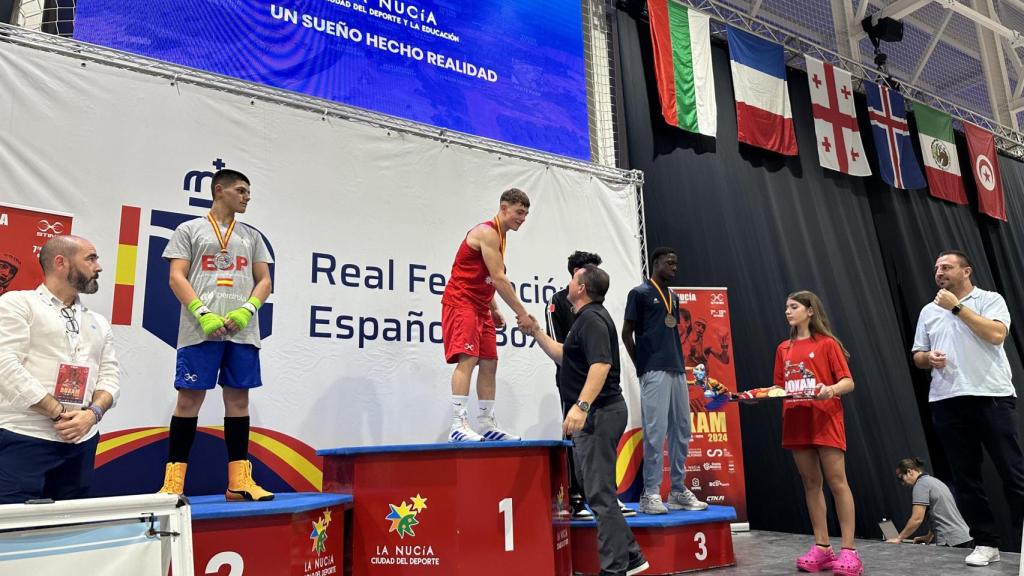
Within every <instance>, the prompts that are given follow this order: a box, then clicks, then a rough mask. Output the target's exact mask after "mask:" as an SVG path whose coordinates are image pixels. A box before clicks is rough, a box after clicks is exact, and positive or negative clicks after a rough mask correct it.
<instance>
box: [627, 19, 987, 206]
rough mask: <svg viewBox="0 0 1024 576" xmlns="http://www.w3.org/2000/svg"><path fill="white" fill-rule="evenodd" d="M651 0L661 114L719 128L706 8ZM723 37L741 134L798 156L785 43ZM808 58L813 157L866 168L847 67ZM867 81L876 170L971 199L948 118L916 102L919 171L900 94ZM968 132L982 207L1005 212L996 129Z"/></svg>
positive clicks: (711, 131)
mask: <svg viewBox="0 0 1024 576" xmlns="http://www.w3.org/2000/svg"><path fill="white" fill-rule="evenodd" d="M647 6H648V14H649V15H650V27H651V40H652V43H653V46H654V68H655V74H656V76H657V85H658V96H659V98H660V101H661V113H662V116H663V117H664V118H665V121H666V122H667V123H669V124H671V125H672V126H676V127H678V128H681V129H683V130H686V131H689V132H693V133H697V134H703V135H705V136H710V137H715V136H716V127H717V114H718V107H717V103H716V102H715V79H714V72H713V69H712V65H711V26H710V19H709V17H708V16H707V15H705V14H702V13H700V12H698V11H696V10H693V9H690V8H687V7H685V6H682V5H680V4H678V3H676V2H674V1H673V0H649V2H648V5H647ZM727 38H728V42H729V60H730V65H731V71H732V85H733V92H734V96H735V100H736V129H737V136H738V139H739V141H740V142H744V143H746V144H750V145H751V146H756V147H758V148H764V149H765V150H771V151H773V152H777V153H779V154H783V155H786V156H796V155H797V143H796V132H795V131H794V129H793V114H792V110H791V108H790V102H789V86H788V82H787V80H786V60H785V51H784V49H783V47H782V46H781V45H779V44H775V43H774V42H770V41H768V40H764V39H763V38H759V37H757V36H755V35H753V34H750V33H748V32H744V31H742V30H739V29H736V28H733V27H732V26H729V27H728V34H727ZM804 59H805V62H806V66H807V82H808V88H809V89H810V94H811V114H812V116H813V117H814V134H815V138H816V140H817V150H818V162H819V164H821V166H822V167H824V168H828V169H829V170H835V171H836V172H841V173H843V174H849V175H851V176H870V175H871V167H870V165H869V163H868V160H867V156H866V154H865V152H864V143H863V141H862V140H861V134H860V126H859V124H858V121H857V111H856V108H855V106H854V97H853V77H852V75H851V74H850V73H849V72H847V71H846V70H843V69H841V68H836V67H835V66H833V65H832V64H829V63H827V62H822V61H820V60H817V59H815V58H812V57H810V56H804ZM863 86H864V92H865V94H866V96H867V104H868V116H869V118H870V120H871V132H872V137H873V138H874V144H875V150H876V151H877V156H878V158H877V159H878V170H879V176H880V177H881V178H882V180H884V181H885V182H886V183H887V184H889V185H890V186H893V187H894V188H901V189H906V190H915V189H921V188H925V187H927V188H928V189H929V191H930V192H931V194H932V196H935V197H937V198H942V199H943V200H948V201H950V202H955V203H957V204H967V194H966V192H965V190H964V184H963V179H962V175H961V174H960V160H959V157H958V156H957V149H956V145H955V143H954V141H953V119H952V118H951V117H950V116H949V115H948V114H945V113H944V112H940V111H938V110H934V109H932V108H929V107H928V106H925V105H922V104H914V106H913V111H914V114H915V118H916V120H917V132H918V137H919V139H920V143H921V153H922V156H923V157H924V166H925V169H924V171H923V172H922V170H921V166H920V164H919V163H918V161H917V157H916V156H915V154H914V148H913V144H912V142H911V135H910V126H909V125H908V124H907V105H906V102H905V100H904V99H903V95H902V94H900V93H899V92H896V91H894V90H891V89H890V88H889V87H888V86H885V85H881V86H879V85H877V84H874V83H872V82H867V81H865V82H864V83H863ZM964 132H965V135H966V136H967V142H968V149H969V152H970V158H971V166H972V167H973V173H974V179H975V182H976V183H977V187H978V208H979V210H980V211H981V212H983V213H985V214H988V215H989V216H992V217H993V218H998V219H1000V220H1003V221H1005V220H1006V209H1005V205H1004V197H1003V190H1002V181H1001V179H1000V177H999V164H998V162H997V161H996V152H995V137H994V136H993V135H992V134H991V133H990V132H987V131H985V130H984V129H982V128H980V127H978V126H974V125H972V124H969V123H967V122H964ZM926 178H927V181H926Z"/></svg>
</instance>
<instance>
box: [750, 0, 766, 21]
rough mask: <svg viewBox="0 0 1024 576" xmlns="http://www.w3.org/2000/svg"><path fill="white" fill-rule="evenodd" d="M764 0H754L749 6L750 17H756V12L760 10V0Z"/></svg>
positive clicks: (761, 0)
mask: <svg viewBox="0 0 1024 576" xmlns="http://www.w3.org/2000/svg"><path fill="white" fill-rule="evenodd" d="M763 1H764V0H754V4H753V5H752V6H751V7H750V17H751V18H757V13H758V12H760V11H761V2H763Z"/></svg>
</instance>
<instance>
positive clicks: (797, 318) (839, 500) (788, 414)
mask: <svg viewBox="0 0 1024 576" xmlns="http://www.w3.org/2000/svg"><path fill="white" fill-rule="evenodd" d="M786 320H787V321H788V322H789V326H790V334H789V338H788V339H787V340H785V341H783V342H782V343H781V344H779V347H778V348H777V349H776V351H775V381H774V383H775V385H776V386H781V387H783V388H785V389H786V390H787V391H789V392H791V393H792V392H806V391H810V392H812V393H813V394H814V395H815V397H814V398H813V399H787V400H785V401H784V402H785V404H784V405H783V408H782V447H783V448H786V449H789V450H792V452H793V460H794V461H795V462H796V467H797V470H799V472H800V478H801V479H802V480H803V485H804V498H806V499H807V510H808V513H809V514H810V516H811V526H812V527H813V528H814V541H815V545H814V546H811V549H810V550H809V551H808V552H807V553H806V554H804V555H803V556H801V557H799V558H797V561H796V565H797V568H799V569H800V570H804V571H806V572H818V571H820V570H829V569H831V570H832V571H833V572H834V573H835V574H840V575H843V576H860V574H862V573H863V572H864V565H863V564H862V563H861V560H860V557H859V556H858V555H857V551H856V550H855V548H854V540H853V530H854V508H853V493H852V492H850V485H849V484H848V483H847V482H846V454H845V451H846V427H845V425H844V423H843V403H842V401H840V400H839V396H842V395H844V394H849V393H850V392H852V391H853V378H852V377H851V375H850V367H849V366H848V365H847V363H846V358H847V357H848V356H849V355H850V354H849V352H847V351H846V348H844V347H843V344H842V343H841V342H840V341H839V340H838V339H837V338H836V337H835V336H834V335H833V334H832V327H831V326H830V325H829V322H828V316H827V315H826V314H825V308H824V307H823V306H822V304H821V299H819V298H818V296H817V295H815V294H814V293H813V292H808V291H806V290H802V291H800V292H794V293H793V294H790V295H789V297H788V298H787V299H786ZM823 471H824V474H822V472H823ZM823 476H824V478H825V480H826V481H827V482H828V486H829V489H831V490H832V495H833V496H834V497H835V502H836V515H837V516H838V517H839V528H840V532H841V534H842V550H840V552H839V555H838V556H836V555H835V554H834V553H833V552H832V546H831V544H830V543H829V537H828V522H827V520H826V510H825V493H824V491H823V490H822V477H823Z"/></svg>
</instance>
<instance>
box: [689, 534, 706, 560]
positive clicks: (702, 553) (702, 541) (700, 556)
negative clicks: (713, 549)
mask: <svg viewBox="0 0 1024 576" xmlns="http://www.w3.org/2000/svg"><path fill="white" fill-rule="evenodd" d="M693 541H694V542H696V543H697V550H698V552H697V553H696V554H694V556H695V557H696V558H697V560H704V559H705V558H707V557H708V547H707V542H708V538H707V536H705V535H704V533H703V532H697V533H696V534H694V535H693Z"/></svg>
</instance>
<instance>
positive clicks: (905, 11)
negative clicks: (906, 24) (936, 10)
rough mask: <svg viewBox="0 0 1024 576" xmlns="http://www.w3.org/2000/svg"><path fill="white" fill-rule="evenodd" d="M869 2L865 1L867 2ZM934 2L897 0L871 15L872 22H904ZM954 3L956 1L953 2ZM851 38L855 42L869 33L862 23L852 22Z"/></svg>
mask: <svg viewBox="0 0 1024 576" xmlns="http://www.w3.org/2000/svg"><path fill="white" fill-rule="evenodd" d="M866 1H867V0H865V2H866ZM931 1H932V0H897V1H896V2H893V3H892V4H889V5H888V6H885V7H883V8H882V9H881V10H879V11H878V12H875V13H874V14H872V15H871V22H872V23H875V22H878V21H879V20H881V19H882V18H892V19H893V20H902V19H903V18H905V17H906V16H909V15H911V14H913V13H914V12H916V11H918V10H919V9H921V8H922V7H924V5H925V4H928V3H929V2H931ZM953 1H954V2H955V1H956V0H953ZM849 34H850V38H852V39H854V40H860V39H861V38H863V37H865V36H867V35H868V34H867V32H865V31H864V28H863V26H861V23H860V21H857V22H851V23H850V27H849Z"/></svg>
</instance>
